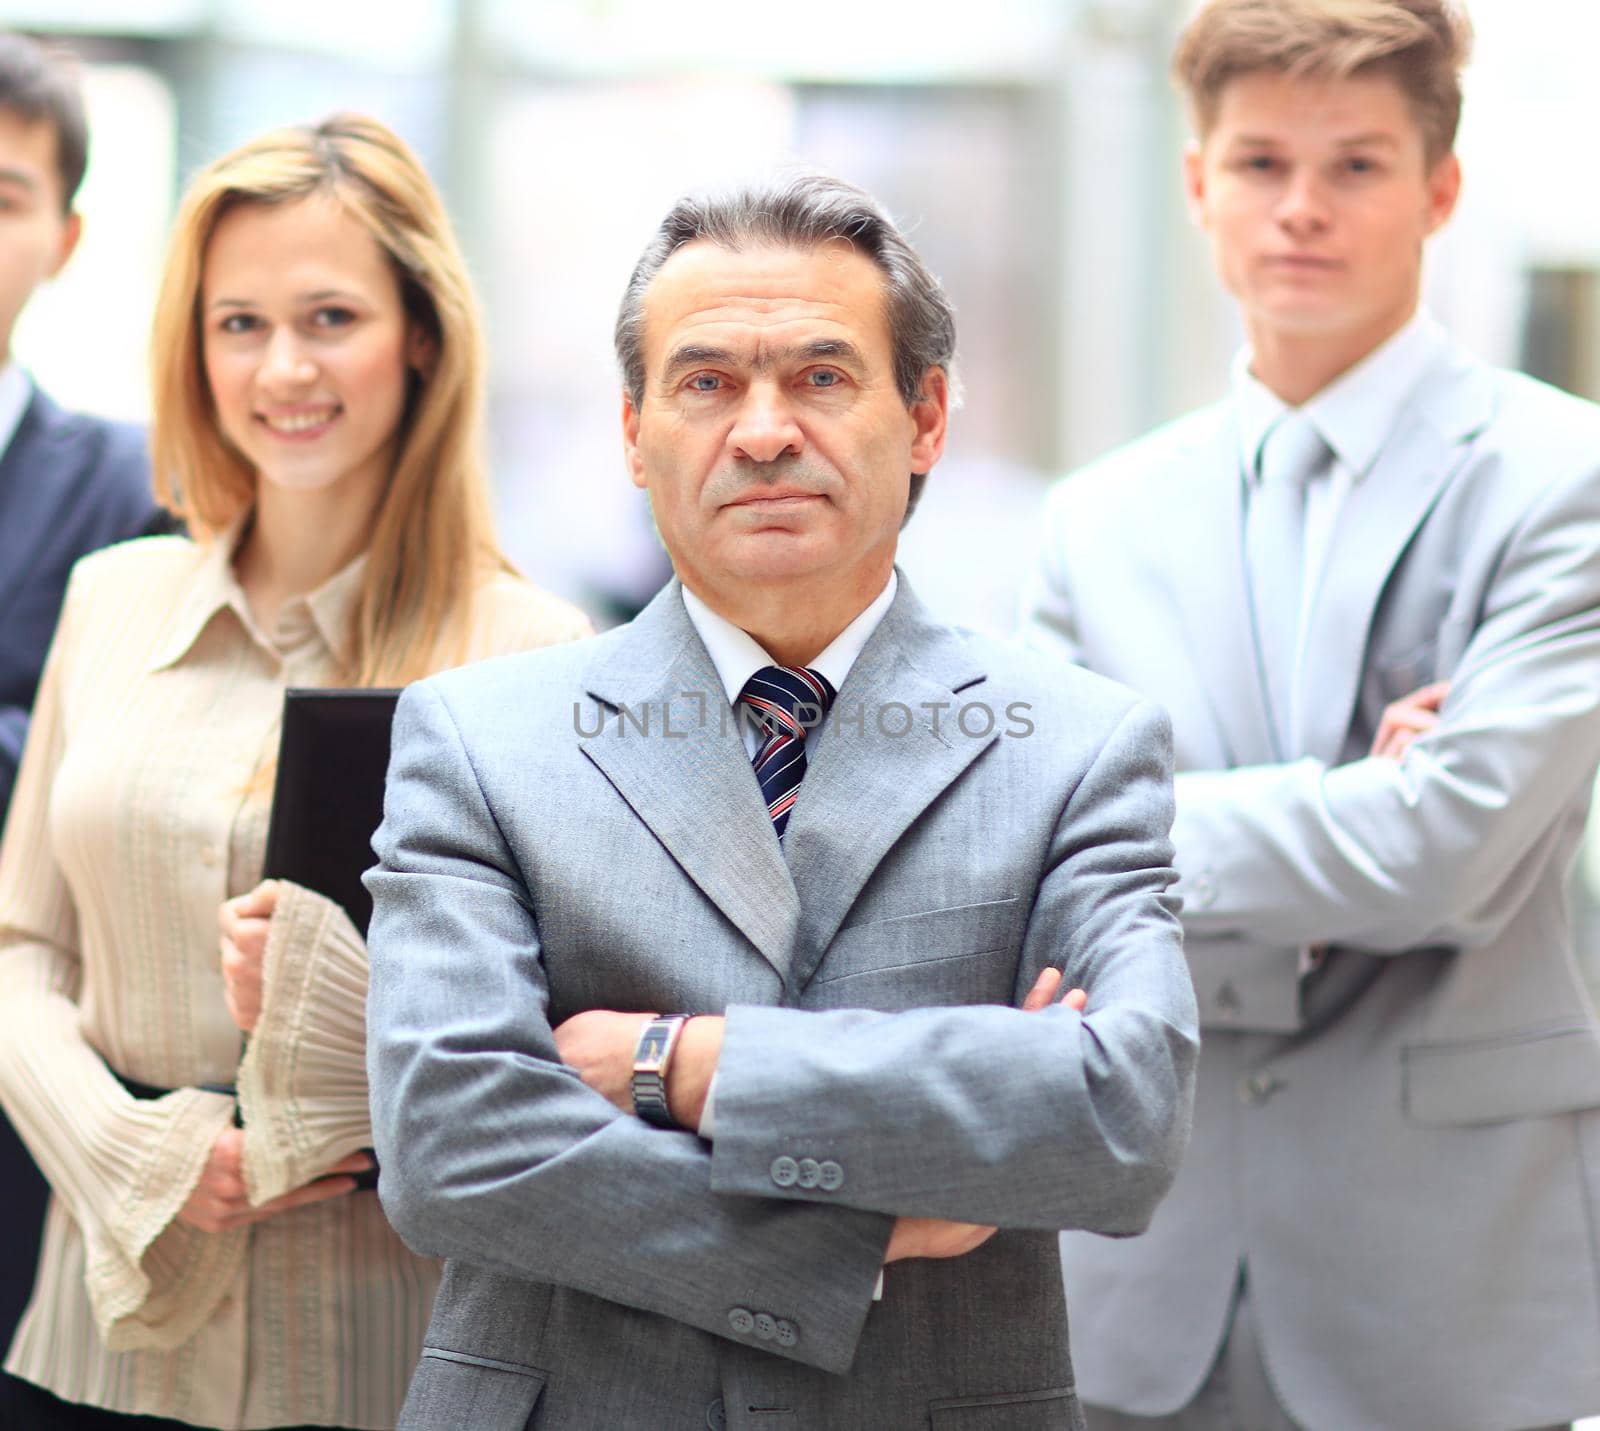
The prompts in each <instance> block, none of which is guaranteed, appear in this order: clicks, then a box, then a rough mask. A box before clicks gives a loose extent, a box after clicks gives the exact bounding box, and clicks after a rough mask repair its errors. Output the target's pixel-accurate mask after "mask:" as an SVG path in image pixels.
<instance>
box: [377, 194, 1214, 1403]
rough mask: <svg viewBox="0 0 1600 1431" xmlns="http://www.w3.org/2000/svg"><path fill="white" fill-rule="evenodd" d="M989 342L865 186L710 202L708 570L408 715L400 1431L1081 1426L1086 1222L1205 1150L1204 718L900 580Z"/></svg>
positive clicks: (681, 471) (688, 250)
mask: <svg viewBox="0 0 1600 1431" xmlns="http://www.w3.org/2000/svg"><path fill="white" fill-rule="evenodd" d="M953 345H954V328H953V323H952V321H951V316H950V311H949V307H948V305H947V303H946V301H945V298H944V296H943V294H942V293H941V291H940V290H939V287H938V285H937V283H936V282H935V281H934V280H933V279H932V277H931V276H930V275H929V274H928V273H927V272H926V270H925V269H924V268H923V266H922V264H921V263H920V262H919V261H918V259H917V257H916V255H915V254H914V253H913V252H912V251H911V249H910V248H909V246H908V245H907V244H906V243H905V241H904V239H903V238H902V237H901V236H900V235H899V233H898V232H897V231H896V230H895V229H894V227H893V226H892V224H891V223H890V222H889V220H888V219H887V218H886V217H885V216H884V215H883V214H882V212H881V211H880V210H879V209H878V208H877V206H876V205H875V204H873V203H872V202H871V201H870V200H869V199H868V198H867V197H866V196H865V195H863V194H861V193H860V192H859V191H857V190H854V189H851V188H849V187H848V186H846V185H843V184H839V183H837V182H834V181H831V180H822V179H794V180H790V181H787V182H782V183H777V184H774V185H772V186H771V187H768V188H765V189H761V190H758V191H753V192H747V193H745V194H742V195H739V196H735V197H733V198H731V199H729V200H726V201H714V202H708V203H701V202H694V201H686V202H684V203H682V204H680V205H678V206H677V207H676V208H675V209H674V210H673V211H672V213H671V214H670V215H669V216H668V217H667V219H666V221H665V223H664V224H663V226H662V228H661V230H660V231H659V233H658V234H657V236H656V238H655V240H654V241H653V242H652V243H651V245H650V247H649V248H648V249H647V251H646V253H645V255H644V257H643V259H642V260H641V262H640V264H639V266H638V268H637V269H636V271H635V273H634V276H633V280H632V282H631V284H630V286H629V288H628V292H627V296H626V298H625V300H624V304H623V309H622V314H621V318H620V320H619V324H618V349H619V355H620V357H621V359H622V365H623V369H624V374H625V378H626V389H627V390H626V395H625V397H624V400H623V428H624V438H625V446H626V452H627V459H628V466H629V469H630V471H631V473H632V475H633V479H634V481H635V482H636V483H637V484H638V485H639V486H641V487H642V488H644V489H646V490H647V491H648V493H649V495H650V501H651V506H652V510H653V512H654V515H655V520H656V523H657V526H658V528H659V530H660V533H661V536H662V539H663V541H664V543H665V545H666V547H667V549H668V551H669V553H670V554H671V556H672V559H673V563H674V566H675V568H676V571H677V579H676V580H674V581H673V582H672V583H671V584H670V585H668V586H667V588H666V589H665V590H664V591H663V592H662V593H661V594H660V596H658V597H657V598H656V600H655V601H654V602H653V603H652V604H651V606H650V607H649V608H648V609H647V610H646V611H645V612H644V613H643V614H642V615H641V616H640V617H639V618H638V619H637V620H636V621H635V622H633V623H632V624H631V625H629V626H627V627H625V628H623V629H621V630H619V631H615V632H612V633H610V634H609V635H607V636H603V637H600V638H599V639H597V640H595V641H593V642H589V643H586V644H583V645H579V646H575V647H573V648H571V649H569V650H567V651H564V652H559V653H549V654H547V653H543V652H541V653H535V654H531V655H529V656H526V657H513V658H511V659H509V660H503V661H498V662H490V663H487V664H485V665H481V666H477V667H473V668H468V669H466V670H462V671H458V672H455V673H453V674H450V675H447V676H444V677H441V678H439V679H437V680H430V681H426V682H423V683H421V684H420V685H418V686H415V687H413V688H412V689H411V690H410V691H408V692H407V693H406V695H405V697H404V698H403V700H402V701H401V705H400V711H399V714H398V716H397V718H396V726H395V746H394V759H393V765H392V768H391V772H390V783H389V792H388V801H387V807H386V811H385V817H384V823H383V827H382V829H381V831H380V832H379V835H378V838H377V848H378V851H379V856H380V860H381V863H380V865H379V867H378V869H377V870H376V871H374V872H373V873H372V874H371V875H370V876H369V882H370V885H371V888H372V891H373V896H374V899H375V903H376V911H375V914H374V919H373V925H372V939H371V944H372V961H373V967H372V986H371V987H372V992H371V1005H370V1010H371V1013H370V1025H371V1067H372V1086H373V1089H374V1100H375V1105H376V1106H375V1115H374V1125H375V1129H376V1136H377V1142H378V1151H379V1154H380V1157H381V1160H382V1164H383V1180H382V1184H381V1187H380V1192H381V1195H382V1196H383V1199H384V1204H385V1206H386V1208H387V1209H388V1210H389V1212H390V1215H391V1216H392V1217H393V1219H394V1222H395V1225H396V1226H397V1227H398V1228H399V1230H400V1231H401V1233H402V1235H404V1236H405V1237H406V1238H407V1239H408V1240H409V1241H410V1242H411V1243H412V1244H413V1245H414V1246H416V1247H417V1248H418V1249H420V1250H422V1251H425V1252H432V1253H438V1254H442V1255H444V1256H445V1257H447V1258H448V1259H449V1263H448V1266H447V1269H446V1273H445V1280H444V1285H443V1288H442V1290H441V1292H440V1296H439V1301H438V1305H437V1310H436V1312H435V1315H434V1320H433V1325H432V1328H431V1330H430V1333H429V1337H428V1344H427V1348H426V1351H425V1353H424V1355H423V1358H422V1362H421V1365H420V1367H419V1369H418V1372H417V1375H416V1378H415V1380H414V1381H413V1384H412V1388H411V1395H410V1398H409V1400H408V1403H407V1408H406V1413H405V1417H404V1422H403V1424H404V1425H405V1426H408V1427H417V1428H424V1427H425V1428H438V1427H452V1428H454V1427H471V1428H472V1431H494V1428H505V1431H511V1428H517V1431H521V1429H522V1428H524V1427H535V1426H536V1427H539V1428H542V1431H558V1428H560V1431H565V1428H572V1431H592V1428H599V1427H604V1428H608V1431H611V1428H617V1431H633V1428H637V1431H656V1428H677V1427H699V1426H706V1425H709V1426H713V1427H722V1426H727V1427H732V1428H739V1431H750V1428H763V1427H774V1428H775V1427H780V1426H794V1427H805V1428H829V1431H847V1429H848V1428H861V1431H867V1428H871V1431H912V1428H919V1431H921V1428H927V1427H929V1426H930V1425H931V1426H934V1427H938V1428H957V1427H970V1428H979V1427H984V1428H1001V1427H1004V1428H1008V1431H1027V1428H1068V1427H1078V1426H1081V1424H1082V1422H1081V1416H1080V1412H1079V1408H1078V1402H1077V1397H1076V1394H1075V1391H1074V1389H1073V1377H1072V1370H1071V1365H1070V1361H1069V1358H1068V1352H1067V1328H1066V1321H1065V1315H1064V1307H1063V1298H1062V1288H1061V1275H1060V1265H1059V1260H1058V1258H1057V1256H1056V1230H1057V1229H1060V1228H1066V1227H1086V1228H1094V1229H1096V1230H1098V1231H1101V1232H1106V1233H1112V1234H1130V1233H1135V1232H1138V1231H1139V1230H1140V1229H1141V1228H1142V1227H1144V1225H1145V1224H1146V1222H1147V1221H1148V1219H1149V1217H1150V1213H1151V1210H1152V1208H1153V1207H1154V1206H1155V1204H1156V1202H1157V1201H1158V1200H1159V1198H1160V1197H1161V1195H1162V1194H1163V1192H1164V1191H1165V1190H1166V1188H1167V1186H1168V1185H1169V1183H1170V1181H1171V1179H1172V1176H1173V1173H1174V1170H1175V1167H1176V1164H1177V1159H1178V1156H1179V1153H1180V1152H1181V1149H1182V1147H1183V1144H1184V1140H1185V1136H1186V1132H1187V1125H1188V1115H1189V1103H1190V1071H1191V1066H1192V1062H1193V1058H1194V1052H1195V1044H1194V1028H1193V1019H1194V1006H1193V1002H1192V999H1193V995H1192V990H1191V989H1190V986H1189V982H1188V977H1187V974H1186V973H1185V971H1184V967H1183V960H1182V955H1181V952H1180V949H1179V941H1178V926H1177V922H1176V920H1175V918H1174V916H1173V908H1172V904H1171V901H1170V899H1169V897H1168V895H1167V885H1168V883H1169V880H1170V879H1171V877H1172V876H1171V870H1170V868H1169V858H1170V848H1169V846H1168V843H1167V826H1168V821H1169V818H1170V813H1171V809H1170V784H1169V775H1168V760H1169V754H1170V752H1169V746H1168V734H1167V725H1166V722H1165V719H1164V718H1163V717H1162V715H1161V714H1160V713H1159V712H1158V711H1157V710H1156V709H1155V707H1153V706H1152V705H1150V704H1149V703H1147V702H1142V701H1140V700H1138V699H1137V698H1135V697H1133V696H1132V695H1131V694H1129V693H1128V692H1127V691H1125V690H1123V689H1122V688H1120V687H1118V686H1114V685H1112V684H1111V683H1110V682H1108V681H1105V680H1103V679H1102V678H1100V677H1096V676H1091V675H1089V674H1087V673H1086V672H1082V671H1077V670H1073V669H1070V668H1067V667H1064V666H1062V665H1060V664H1059V663H1057V662H1053V661H1049V660H1041V659H1040V658H1037V657H1030V656H1028V655H1026V654H1023V653H1019V652H1016V651H1013V650H1010V649H1007V648H1004V647H1001V646H999V645H996V644H994V643H991V642H988V641H985V640H982V639H979V638H976V637H973V636H969V635H965V634H962V633H959V632H957V631H954V630H951V629H949V628H946V627H943V626H940V625H938V624H936V623H935V622H933V621H932V620H931V619H930V618H929V616H928V615H927V613H926V612H925V611H924V610H923V609H922V608H921V606H920V605H919V604H918V602H917V600H916V598H915V597H914V596H913V595H912V594H911V591H910V589H909V587H908V585H907V583H906V582H905V580H904V578H903V577H900V576H898V575H897V574H896V573H895V570H894V567H893V558H894V550H895V544H896V538H897V534H898V531H899V528H900V525H901V522H902V521H903V519H904V517H905V514H906V511H907V508H908V504H909V502H910V499H911V494H912V491H913V488H914V486H915V485H916V484H918V483H920V481H921V476H913V475H912V474H922V475H925V474H926V473H927V471H928V469H929V468H930V467H932V465H933V464H934V462H935V461H936V460H937V459H938V457H939V455H940V452H941V450H942V447H943V444H944V437H945V419H946V413H947V408H948V393H949V369H950V362H951V356H952V349H953ZM742 710H743V711H748V712H750V714H751V719H750V720H748V721H746V720H741V719H739V712H740V711H742ZM1063 971H1064V974H1065V980H1066V983H1065V985H1062V983H1061V975H1062V972H1063ZM1061 987H1069V988H1070V989H1071V990H1072V992H1071V993H1069V995H1068V996H1067V997H1066V998H1064V999H1057V998H1053V997H1052V995H1053V994H1054V993H1057V992H1059V989H1060V988H1061ZM1080 991H1081V992H1080ZM1085 995H1086V998H1087V1004H1086V1006H1084V997H1085ZM1018 1003H1022V1004H1024V1005H1025V1007H1023V1008H1018V1007H1016V1005H1017V1004H1018ZM658 1015H660V1016H664V1017H657V1016H658ZM685 1015H687V1016H690V1017H689V1018H688V1020H687V1021H684V1018H683V1016H685ZM996 1229H998V1231H997V1230H996Z"/></svg>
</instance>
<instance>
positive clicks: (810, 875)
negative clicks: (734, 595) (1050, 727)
mask: <svg viewBox="0 0 1600 1431" xmlns="http://www.w3.org/2000/svg"><path fill="white" fill-rule="evenodd" d="M983 678H984V671H983V668H982V665H981V664H980V663H978V662H977V660H976V658H975V657H974V655H973V653H972V652H971V650H970V649H969V648H968V646H967V643H966V642H964V641H963V640H962V639H961V638H960V637H959V635H957V634H956V633H955V632H953V631H951V630H950V629H949V628H947V627H943V626H940V625H939V624H937V623H936V622H934V621H933V620H931V619H930V618H929V616H928V614H927V612H926V611H925V610H924V609H923V607H922V604H921V603H920V602H919V601H918V600H917V599H916V597H915V596H914V595H913V594H912V592H911V589H910V586H909V584H908V583H907V582H906V579H905V577H904V575H902V576H901V577H900V586H899V591H898V592H897V594H896V596H895V599H894V603H893V604H892V605H891V606H890V608H889V610H888V612H887V613H885V615H884V618H883V621H882V622H881V623H880V624H879V626H878V629H877V630H876V631H875V632H874V633H873V634H872V636H871V637H870V638H869V640H868V641H867V644H866V646H865V647H863V648H862V651H861V654H860V656H858V657H857V658H856V662H855V664H854V665H853V666H852V667H851V668H850V674H849V676H848V677H847V678H846V679H845V683H844V686H843V688H842V689H841V690H840V692H839V695H838V698H837V699H836V701H835V702H834V708H833V715H832V717H831V718H830V720H829V723H828V726H827V728H826V729H825V730H824V731H823V732H822V733H821V734H820V735H819V736H818V737H817V739H816V741H815V744H814V747H813V751H812V754H811V755H810V757H809V763H808V766H807V770H806V777H805V782H804V783H803V784H802V785H801V787H800V796H799V799H798V800H797V801H796V802H795V807H794V811H793V813H792V814H791V815H790V817H789V828H788V832H787V834H786V835H785V836H784V845H785V850H786V853H787V856H788V864H789V869H790V871H791V872H792V874H793V876H794V882H795V885H796V886H797V887H798V889H799V891H800V925H799V940H798V944H797V949H798V954H797V960H796V965H795V969H794V982H795V986H796V987H801V986H803V985H804V984H805V983H806V982H807V981H808V980H809V979H810V978H811V976H812V974H814V973H815V972H816V968H817V965H818V963H819V962H820V961H821V959H822V955H823V952H824V951H825V950H826V949H827V947H828V945H829V943H830V942H831V941H832V939H833V937H834V935H835V933H837V931H838V929H839V926H840V925H841V924H842V923H843V922H844V919H845V917H846V915H847V914H848V913H849V912H850V908H851V906H852V905H853V904H854V903H855V902H856V899H857V898H858V897H859V895H860V894H861V891H862V888H863V887H864V886H865V885H866V883H867V881H868V880H869V879H871V877H872V875H873V873H874V872H875V871H876V870H877V869H878V867H879V866H880V865H881V864H882V863H883V860H884V857H885V856H886V855H887V854H888V852H889V850H890V848H891V847H892V846H893V845H894V843H895V841H897V840H898V839H899V838H900V837H901V836H902V835H903V834H904V833H905V832H906V830H907V829H908V828H910V826H911V825H912V823H913V822H914V821H915V820H916V819H917V817H918V816H919V815H921V814H922V812H923V811H924V810H926V809H927V808H928V806H929V805H930V804H932V803H933V801H934V800H935V799H936V798H937V797H938V795H939V794H940V793H941V792H942V791H943V790H944V789H945V788H946V787H948V786H949V785H950V783H951V782H952V781H953V780H955V778H956V777H957V776H958V775H960V774H961V772H962V771H963V770H965V769H966V768H967V767H968V766H969V765H971V764H972V763H973V761H975V760H976V759H978V757H979V756H980V755H981V754H982V753H983V752H984V751H985V750H987V749H988V748H989V747H990V746H991V745H993V744H994V742H995V740H996V739H998V738H999V737H998V734H997V733H996V734H988V735H979V736H976V737H973V736H967V735H965V734H963V733H961V731H960V730H959V729H958V728H957V726H956V716H957V710H958V709H959V707H960V706H962V705H963V704H965V703H967V702H971V701H981V700H982V691H981V683H982V681H983ZM973 687H979V689H977V690H974V689H972V688H973ZM935 706H943V707H945V709H943V710H941V711H937V712H936V711H935V710H934V709H933V707H935ZM936 715H937V730H936V729H935V725H936V720H935V717H936ZM994 716H995V730H996V732H998V731H999V730H1000V729H1002V728H1003V727H1004V722H1005V713H1004V712H1003V711H995V712H994ZM969 724H971V725H974V726H980V725H981V724H982V722H980V721H979V720H978V718H977V717H973V718H972V719H971V721H970V722H969Z"/></svg>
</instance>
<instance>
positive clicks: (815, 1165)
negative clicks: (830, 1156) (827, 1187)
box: [795, 1158, 822, 1188]
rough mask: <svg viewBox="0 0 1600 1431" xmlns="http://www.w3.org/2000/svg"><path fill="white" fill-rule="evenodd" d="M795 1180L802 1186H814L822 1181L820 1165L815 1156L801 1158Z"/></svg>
mask: <svg viewBox="0 0 1600 1431" xmlns="http://www.w3.org/2000/svg"><path fill="white" fill-rule="evenodd" d="M795 1181H796V1182H798V1183H799V1184H800V1186H801V1187H803V1188H814V1187H816V1185H817V1184H818V1183H820V1182H821V1181H822V1165H821V1164H820V1163H819V1162H818V1161H817V1160H816V1159H815V1158H801V1159H800V1167H799V1171H798V1176H797V1177H796V1178H795Z"/></svg>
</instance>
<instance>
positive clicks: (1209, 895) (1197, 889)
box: [1189, 871, 1217, 909]
mask: <svg viewBox="0 0 1600 1431" xmlns="http://www.w3.org/2000/svg"><path fill="white" fill-rule="evenodd" d="M1189 893H1190V894H1191V895H1192V896H1193V897H1194V902H1195V903H1196V904H1198V905H1199V906H1200V908H1201V909H1206V908H1208V907H1209V906H1211V905H1213V904H1215V903H1216V902H1217V882H1216V881H1215V880H1214V879H1212V878H1211V876H1210V875H1208V874H1206V873H1205V872H1204V871H1202V872H1201V873H1199V874H1197V875H1196V876H1195V877H1194V878H1193V879H1192V880H1190V881H1189Z"/></svg>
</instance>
